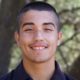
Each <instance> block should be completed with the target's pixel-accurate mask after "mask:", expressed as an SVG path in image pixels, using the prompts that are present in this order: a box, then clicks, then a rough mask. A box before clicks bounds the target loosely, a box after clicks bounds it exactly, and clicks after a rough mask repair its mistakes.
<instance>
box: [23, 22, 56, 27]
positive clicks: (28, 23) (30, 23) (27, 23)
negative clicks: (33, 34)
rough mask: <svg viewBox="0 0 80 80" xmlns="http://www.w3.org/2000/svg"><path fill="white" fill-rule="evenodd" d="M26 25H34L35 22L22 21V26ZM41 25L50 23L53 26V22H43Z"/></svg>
mask: <svg viewBox="0 0 80 80" xmlns="http://www.w3.org/2000/svg"><path fill="white" fill-rule="evenodd" d="M26 25H35V24H34V23H32V22H26V23H24V24H23V25H22V27H24V26H26ZM43 25H52V26H53V27H55V25H54V23H52V22H45V23H43Z"/></svg>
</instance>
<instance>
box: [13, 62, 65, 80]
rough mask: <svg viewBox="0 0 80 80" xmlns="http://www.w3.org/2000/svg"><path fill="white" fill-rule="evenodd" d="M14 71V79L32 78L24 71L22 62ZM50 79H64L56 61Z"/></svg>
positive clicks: (27, 79) (29, 79)
mask: <svg viewBox="0 0 80 80" xmlns="http://www.w3.org/2000/svg"><path fill="white" fill-rule="evenodd" d="M14 73H15V74H14V80H32V79H31V77H30V76H29V75H28V73H26V72H25V70H24V67H23V64H22V62H21V64H20V65H19V66H18V67H17V68H16V69H15V71H14ZM51 80H65V76H64V74H63V72H61V70H60V68H59V65H58V63H57V62H55V72H54V74H53V76H52V78H51Z"/></svg>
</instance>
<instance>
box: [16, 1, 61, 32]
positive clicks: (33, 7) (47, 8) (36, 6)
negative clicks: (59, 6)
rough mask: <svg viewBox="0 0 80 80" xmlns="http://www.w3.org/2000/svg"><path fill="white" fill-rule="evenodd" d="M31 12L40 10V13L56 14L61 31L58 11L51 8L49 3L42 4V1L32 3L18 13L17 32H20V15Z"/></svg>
mask: <svg viewBox="0 0 80 80" xmlns="http://www.w3.org/2000/svg"><path fill="white" fill-rule="evenodd" d="M29 10H39V11H43V10H44V11H52V12H54V13H55V15H56V17H57V21H58V26H57V27H58V31H60V19H59V15H58V13H57V12H56V9H55V8H54V7H53V6H51V5H50V4H48V3H45V2H42V1H36V2H31V3H28V4H26V5H25V6H23V7H22V9H21V10H20V11H19V13H18V17H17V23H18V26H17V31H19V19H20V15H21V14H23V13H25V12H27V11H29Z"/></svg>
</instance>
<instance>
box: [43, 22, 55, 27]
mask: <svg viewBox="0 0 80 80" xmlns="http://www.w3.org/2000/svg"><path fill="white" fill-rule="evenodd" d="M43 25H52V26H54V27H55V24H54V23H52V22H48V23H44V24H43Z"/></svg>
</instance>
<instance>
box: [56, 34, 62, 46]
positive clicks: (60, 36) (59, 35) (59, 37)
mask: <svg viewBox="0 0 80 80" xmlns="http://www.w3.org/2000/svg"><path fill="white" fill-rule="evenodd" d="M61 39H62V32H58V44H57V45H58V46H59V45H60V43H61Z"/></svg>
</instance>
